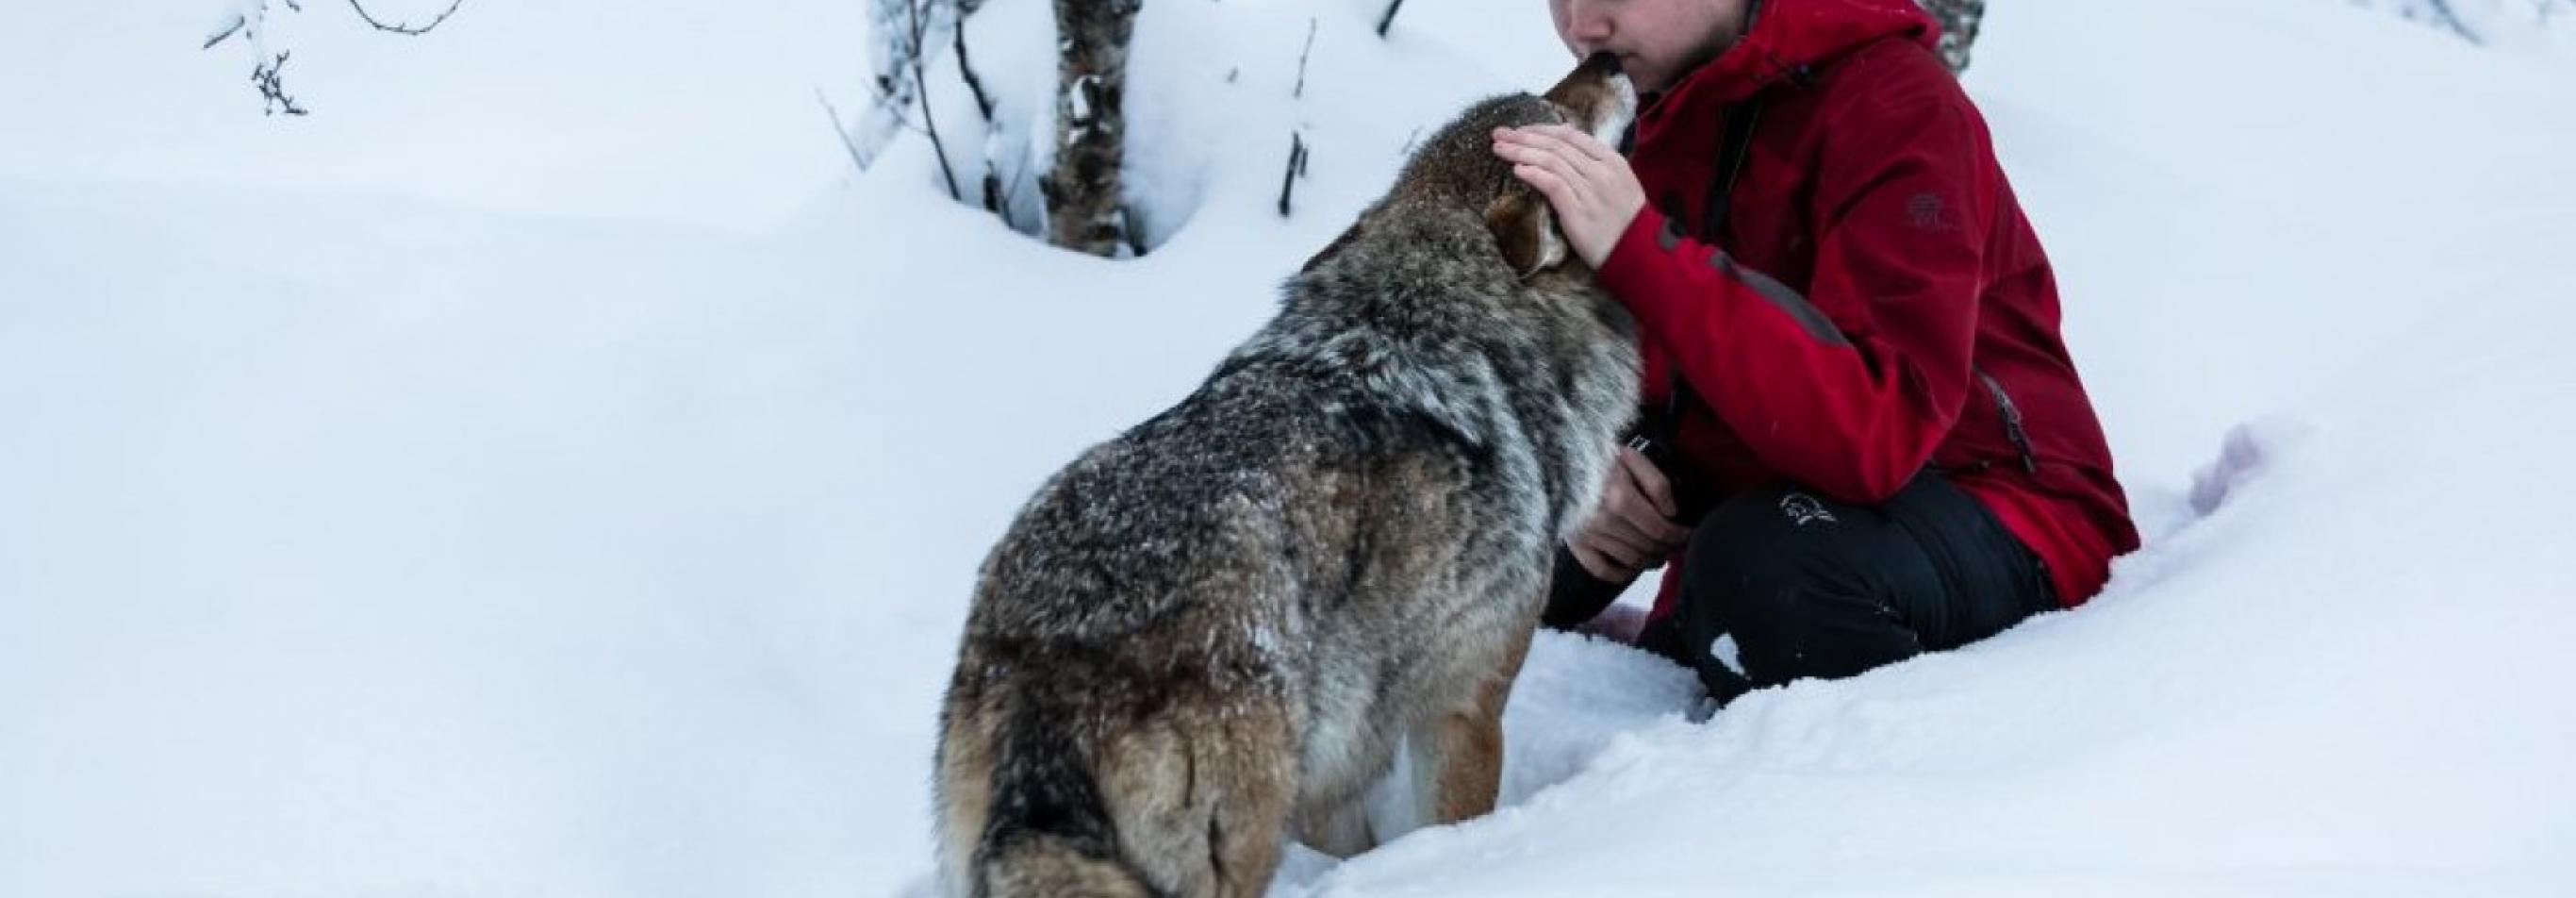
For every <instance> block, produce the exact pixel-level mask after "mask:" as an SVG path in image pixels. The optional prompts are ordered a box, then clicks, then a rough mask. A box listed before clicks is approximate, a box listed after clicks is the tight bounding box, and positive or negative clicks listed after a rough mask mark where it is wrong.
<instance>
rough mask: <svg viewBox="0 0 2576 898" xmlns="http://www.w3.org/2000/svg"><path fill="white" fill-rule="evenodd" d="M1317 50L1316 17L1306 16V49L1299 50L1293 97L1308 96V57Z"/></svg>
mask: <svg viewBox="0 0 2576 898" xmlns="http://www.w3.org/2000/svg"><path fill="white" fill-rule="evenodd" d="M1314 52H1315V18H1314V17H1313V16H1308V17H1306V49H1303V50H1299V51H1297V89H1296V90H1295V91H1294V92H1292V93H1290V94H1289V96H1291V97H1300V98H1302V97H1304V96H1306V58H1307V57H1308V56H1312V55H1314Z"/></svg>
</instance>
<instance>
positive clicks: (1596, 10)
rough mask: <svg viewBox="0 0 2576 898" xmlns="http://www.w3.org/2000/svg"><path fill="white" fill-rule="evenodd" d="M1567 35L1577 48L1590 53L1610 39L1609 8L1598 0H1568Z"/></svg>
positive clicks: (1567, 38) (1566, 5)
mask: <svg viewBox="0 0 2576 898" xmlns="http://www.w3.org/2000/svg"><path fill="white" fill-rule="evenodd" d="M1565 7H1566V8H1565V37H1566V40H1568V41H1571V42H1573V43H1574V46H1575V49H1577V50H1580V51H1582V52H1583V53H1584V54H1585V55H1590V54H1592V53H1593V52H1596V51H1598V50H1600V49H1601V44H1602V43H1603V42H1605V41H1608V40H1609V39H1610V35H1611V30H1612V29H1611V27H1610V26H1611V21H1610V14H1609V10H1608V9H1607V8H1606V7H1605V5H1604V4H1602V3H1600V2H1598V0H1567V3H1566V4H1565Z"/></svg>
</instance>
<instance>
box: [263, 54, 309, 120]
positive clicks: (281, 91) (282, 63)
mask: <svg viewBox="0 0 2576 898" xmlns="http://www.w3.org/2000/svg"><path fill="white" fill-rule="evenodd" d="M292 52H293V51H287V52H282V53H279V54H277V59H276V60H275V61H273V62H269V63H267V64H265V65H260V66H255V67H253V68H252V69H251V70H250V83H251V84H253V85H255V86H257V87H258V88H259V97H260V110H259V111H260V113H261V114H263V115H276V114H278V113H280V112H283V113H286V114H287V115H303V114H305V109H304V107H302V106H297V105H295V98H294V97H290V96H287V95H286V82H285V80H284V79H285V72H286V57H287V56H288V55H289V54H290V53H292Z"/></svg>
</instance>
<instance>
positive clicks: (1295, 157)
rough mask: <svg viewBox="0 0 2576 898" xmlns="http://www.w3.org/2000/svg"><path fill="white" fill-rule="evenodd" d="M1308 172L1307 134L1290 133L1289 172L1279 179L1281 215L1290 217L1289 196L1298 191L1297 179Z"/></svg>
mask: <svg viewBox="0 0 2576 898" xmlns="http://www.w3.org/2000/svg"><path fill="white" fill-rule="evenodd" d="M1305 174H1306V135H1304V134H1300V133H1297V132H1294V131H1291V132H1289V133H1288V173H1287V174H1286V175H1282V176H1281V177H1280V179H1279V217H1281V218H1286V217H1288V212H1289V208H1290V207H1289V204H1288V201H1289V198H1290V196H1291V195H1292V194H1294V193H1295V192H1296V191H1297V179H1298V178H1299V177H1302V176H1304V175H1305Z"/></svg>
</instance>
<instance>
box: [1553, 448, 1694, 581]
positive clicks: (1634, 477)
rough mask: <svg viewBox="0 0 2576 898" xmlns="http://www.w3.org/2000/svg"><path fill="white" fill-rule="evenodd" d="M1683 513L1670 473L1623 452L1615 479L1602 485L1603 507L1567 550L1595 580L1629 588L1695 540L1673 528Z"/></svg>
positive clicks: (1630, 451)
mask: <svg viewBox="0 0 2576 898" xmlns="http://www.w3.org/2000/svg"><path fill="white" fill-rule="evenodd" d="M1680 513H1681V509H1680V507H1679V506H1677V505H1675V504H1674V503H1673V485H1672V482H1671V481H1669V480H1666V479H1665V478H1664V472H1662V471H1660V470H1657V469H1656V468H1655V463H1654V462H1653V461H1652V460H1649V459H1648V458H1646V456H1644V455H1643V454H1640V453H1639V452H1638V451H1637V450H1635V449H1630V448H1628V447H1626V446H1621V447H1619V462H1618V464H1614V465H1611V466H1610V477H1609V479H1608V481H1607V482H1605V483H1603V484H1602V485H1601V506H1600V507H1599V508H1596V509H1594V510H1593V512H1592V519H1591V520H1589V521H1586V522H1584V524H1583V529H1582V530H1580V531H1577V532H1576V533H1575V534H1574V538H1573V539H1570V540H1567V541H1566V544H1565V547H1566V548H1567V549H1570V550H1572V551H1573V552H1574V560H1575V561H1577V562H1581V563H1582V565H1583V569H1584V570H1586V571H1589V572H1591V574H1592V576H1594V577H1597V578H1600V579H1602V580H1606V581H1609V582H1612V583H1626V582H1628V581H1630V580H1634V579H1637V574H1638V573H1639V572H1641V571H1644V570H1645V569H1647V568H1650V567H1653V566H1655V565H1657V564H1661V563H1662V562H1663V560H1664V557H1665V556H1667V555H1671V554H1672V553H1673V550H1674V549H1678V548H1681V546H1682V543H1685V542H1688V541H1689V540H1690V534H1691V532H1690V528H1688V527H1684V526H1682V525H1680V524H1676V523H1673V518H1674V516H1676V515H1678V514H1680Z"/></svg>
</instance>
